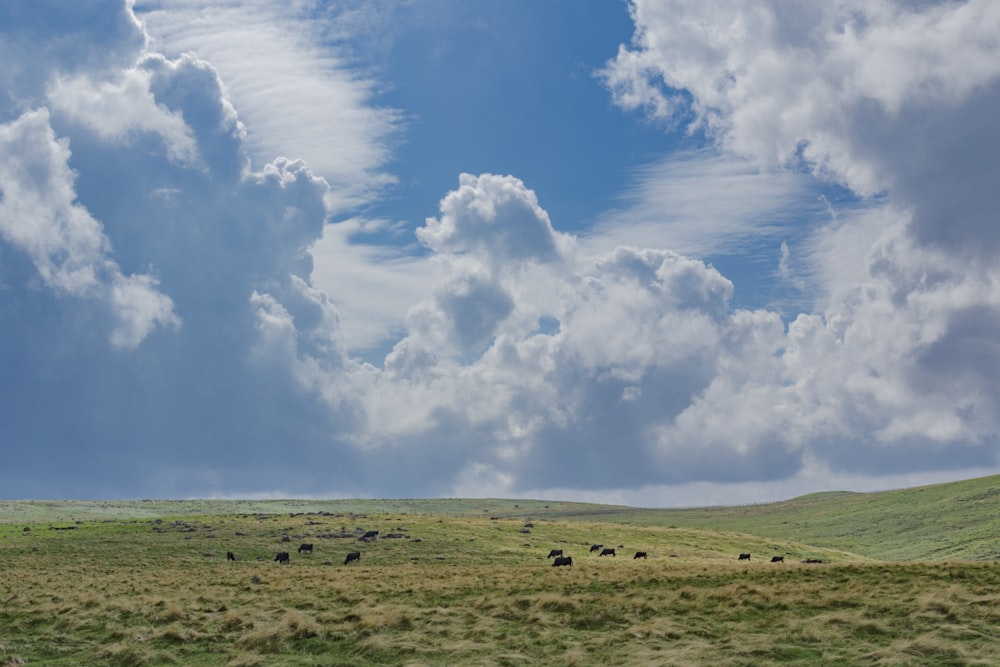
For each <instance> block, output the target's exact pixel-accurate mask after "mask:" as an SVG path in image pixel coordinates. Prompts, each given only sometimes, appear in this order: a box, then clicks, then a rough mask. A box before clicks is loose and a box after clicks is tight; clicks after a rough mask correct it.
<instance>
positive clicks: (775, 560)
mask: <svg viewBox="0 0 1000 667" xmlns="http://www.w3.org/2000/svg"><path fill="white" fill-rule="evenodd" d="M771 562H772V563H784V562H785V557H784V556H771Z"/></svg>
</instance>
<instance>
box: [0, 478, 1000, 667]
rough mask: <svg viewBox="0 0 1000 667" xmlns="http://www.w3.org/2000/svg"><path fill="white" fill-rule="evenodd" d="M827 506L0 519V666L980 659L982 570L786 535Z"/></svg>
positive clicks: (484, 504) (96, 509)
mask: <svg viewBox="0 0 1000 667" xmlns="http://www.w3.org/2000/svg"><path fill="white" fill-rule="evenodd" d="M997 481H998V480H996V479H995V478H994V479H993V480H992V483H993V484H996V483H997ZM978 483H979V484H980V485H981V486H980V487H979V488H980V491H981V492H982V491H984V490H986V489H987V486H988V485H986V484H984V483H982V482H978ZM969 492H970V491H969V487H965V488H964V490H962V489H959V488H958V487H956V488H955V489H952V490H951V492H950V495H949V492H946V491H945V490H943V489H936V488H935V489H933V490H931V489H930V487H928V490H927V491H923V492H920V491H915V490H907V491H906V492H905V493H903V492H898V493H902V495H901V496H899V497H900V498H901V501H900V503H899V504H897V505H895V506H891V505H892V504H891V503H889V505H890V506H889V507H888V508H884V509H887V511H890V510H891V511H892V512H894V514H893V515H894V516H903V515H906V510H907V506H906V503H910V508H911V509H912V503H913V502H914V501H913V500H912V495H913V494H928V493H930V494H931V495H932V496H934V497H937V498H954V497H958V496H961V497H966V498H967V497H968V494H969ZM894 493H897V492H894ZM935 494H936V495H935ZM956 494H957V495H956ZM859 495H860V494H859ZM842 497H852V496H840V495H832V496H828V497H816V498H805V499H796V500H795V501H790V503H791V505H790V506H789V507H790V508H791V513H790V514H787V515H786V517H788V518H786V519H781V518H780V516H781V515H780V513H778V512H777V510H774V511H769V512H762V513H761V514H760V516H761V517H763V518H760V517H756V518H755V517H754V516H752V514H753V512H759V511H761V510H764V509H766V507H765V506H761V507H756V506H755V507H753V508H729V509H728V510H726V509H724V508H720V509H718V510H711V511H701V512H703V515H702V516H703V517H707V518H706V520H705V521H704V524H703V525H702V522H701V520H700V519H698V518H697V517H698V516H699V515H697V514H696V513H695V511H683V512H691V514H690V515H689V517H690V521H688V523H689V524H690V525H680V524H681V523H682V522H680V521H673V523H667V522H666V521H667V519H668V518H669V517H670V516H676V514H674V513H676V512H679V511H678V510H670V511H667V510H636V509H633V508H620V507H606V506H593V505H583V504H578V503H554V502H543V501H523V500H518V501H513V500H511V501H507V500H434V501H376V500H368V501H364V500H362V501H131V502H121V503H98V502H93V503H83V502H59V503H37V502H35V503H31V502H19V503H13V502H9V501H8V502H2V503H0V666H4V667H10V666H14V665H123V666H132V665H135V666H138V665H232V666H234V667H235V666H245V667H250V666H252V665H260V666H265V665H266V666H270V665H535V664H544V665H555V666H560V665H565V666H568V665H777V664H788V665H832V664H840V665H844V664H847V665H855V664H872V665H976V664H979V665H994V664H1000V658H998V657H997V650H996V647H997V646H998V645H1000V641H998V640H1000V636H998V632H997V630H996V628H997V627H998V624H1000V569H998V568H1000V565H997V564H996V563H994V562H993V561H990V560H985V559H978V560H976V559H948V560H942V559H937V560H908V561H903V560H902V559H899V558H897V559H896V560H895V561H887V560H885V559H881V558H875V557H873V556H872V555H871V554H870V553H859V552H858V551H852V550H851V549H847V548H844V547H843V546H842V544H841V543H840V542H838V541H837V539H836V535H834V534H825V535H821V536H820V537H821V538H822V539H811V540H810V541H805V540H801V539H797V538H798V537H800V536H801V535H803V534H805V531H803V529H802V528H801V527H799V526H798V525H797V524H801V523H803V522H804V521H805V519H803V518H802V516H803V515H801V514H800V515H798V516H796V515H795V511H799V512H801V511H803V510H802V507H804V506H805V507H808V506H810V505H815V504H822V503H823V502H837V501H838V499H840V498H842ZM985 497H986V498H990V497H993V496H989V495H987V496H985ZM888 498H890V499H891V496H889V497H888ZM879 502H880V503H887V502H888V500H886V498H880V499H879ZM956 502H957V501H956ZM965 502H974V501H971V500H966V501H965ZM962 507H965V506H964V505H963V506H962ZM796 508H797V509H796ZM979 508H980V510H981V511H983V512H988V511H993V512H994V513H995V509H996V507H995V506H994V507H993V508H992V509H990V508H989V507H988V500H987V501H984V503H983V504H980V506H979ZM746 510H750V511H751V517H750V518H749V519H748V520H747V521H746V522H745V523H740V522H735V521H734V518H733V517H734V516H736V514H735V513H737V512H740V511H746ZM917 510H919V508H917ZM725 511H729V512H731V513H733V514H730V515H728V516H727V515H725V514H724V512H725ZM812 511H816V510H812ZM962 511H965V510H962ZM872 512H873V510H872ZM657 513H659V514H657ZM828 516H831V517H832V516H834V513H833V512H832V511H831V512H830V513H829V514H828ZM865 516H866V513H865V512H857V513H855V514H854V517H855V520H856V521H857V526H856V531H855V532H853V533H848V534H847V535H846V537H845V540H844V542H843V543H844V544H846V545H848V546H852V545H853V544H855V543H858V542H859V540H858V539H857V538H854V537H852V535H857V534H864V532H865V530H867V528H866V526H865V521H866V519H865ZM656 517H660V519H659V520H657V518H656ZM868 518H869V519H871V518H872V517H871V516H869V517H868ZM911 518H912V517H911ZM974 518H975V517H974V515H973V514H968V515H967V516H966V518H965V519H964V521H965V522H967V523H970V524H971V523H973V519H974ZM713 521H715V522H716V525H712V523H713ZM755 521H759V523H755ZM927 521H930V519H927ZM942 521H943V520H942ZM729 522H732V523H729ZM785 522H787V523H785ZM828 523H829V525H834V526H839V524H837V523H836V522H833V521H832V520H830V521H829V522H828ZM988 524H989V520H988V518H986V517H983V518H982V521H981V523H980V524H979V525H980V528H978V529H977V530H984V529H983V528H982V526H986V525H988ZM911 525H913V524H911ZM946 525H947V524H946V523H941V522H940V521H939V522H938V526H939V529H941V531H942V532H941V533H939V534H933V535H932V534H930V533H928V535H927V536H926V537H924V536H922V533H921V531H920V530H916V531H915V535H916V537H915V542H917V543H918V546H917V547H915V548H917V549H919V550H921V552H922V553H926V552H928V551H932V550H933V548H934V547H933V546H932V545H939V546H940V545H944V544H946V543H947V541H948V535H949V532H948V531H947V530H945V529H944V528H942V526H946ZM963 525H965V524H964V523H963ZM761 526H763V528H761ZM781 526H785V527H787V528H786V530H787V532H786V533H784V534H783V533H782V532H781V529H780V527H781ZM373 530H378V531H379V535H378V538H377V539H374V540H371V541H362V540H361V539H360V538H362V537H363V536H364V534H365V533H366V532H368V531H373ZM812 530H813V531H816V530H818V529H817V528H813V529H812ZM837 530H839V528H837ZM954 530H958V532H959V534H961V530H959V529H954ZM757 531H760V532H759V533H758V532H757ZM952 534H954V532H953V533H952ZM807 536H808V535H807ZM984 539H986V538H984ZM302 543H311V544H313V545H314V547H313V552H312V553H301V554H300V553H299V552H298V547H299V545H300V544H302ZM596 543H601V544H603V545H604V546H606V547H614V548H616V551H617V553H616V555H615V556H614V557H611V556H605V557H600V556H598V555H597V554H596V553H591V552H590V546H591V545H592V544H596ZM820 543H822V544H820ZM978 548H979V547H977V549H978ZM550 549H562V550H563V551H564V553H565V554H566V555H569V556H572V558H573V565H572V566H571V567H552V560H551V559H548V558H546V556H547V555H548V552H549V550H550ZM230 551H231V552H233V554H234V555H235V557H236V559H237V560H235V561H228V560H227V559H226V554H227V552H230ZM279 551H288V552H289V553H290V563H288V564H287V565H282V564H279V563H277V562H275V561H274V557H275V555H276V554H277V553H278V552H279ZM350 551H359V552H361V559H360V560H359V561H358V562H356V563H351V564H350V565H345V564H344V560H345V557H346V554H347V553H348V552H350ZM636 551H645V552H646V553H647V554H648V557H647V558H646V559H634V558H633V555H634V554H635V552H636ZM862 551H863V550H862ZM747 552H748V553H750V554H751V559H750V561H749V562H747V561H739V560H737V555H738V554H740V553H747ZM774 555H781V556H784V562H783V563H771V562H770V559H771V556H774ZM805 560H814V561H816V560H819V561H822V562H821V563H804V562H802V561H805Z"/></svg>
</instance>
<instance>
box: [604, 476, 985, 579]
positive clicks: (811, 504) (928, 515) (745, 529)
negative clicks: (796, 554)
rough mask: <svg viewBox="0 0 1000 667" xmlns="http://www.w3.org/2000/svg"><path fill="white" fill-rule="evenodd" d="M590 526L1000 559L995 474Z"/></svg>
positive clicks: (917, 556)
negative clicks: (654, 528)
mask: <svg viewBox="0 0 1000 667" xmlns="http://www.w3.org/2000/svg"><path fill="white" fill-rule="evenodd" d="M587 519H588V520H590V521H614V522H625V523H631V524H634V525H637V526H650V525H657V526H676V527H697V528H700V529H704V530H715V531H733V532H739V533H748V534H752V535H757V536H761V537H771V538H774V539H780V540H791V541H796V542H802V543H806V544H812V545H815V546H820V547H828V548H833V549H840V550H843V551H850V552H853V553H856V554H859V555H862V556H865V557H867V558H873V559H879V560H890V561H913V560H994V559H997V558H1000V476H998V475H994V476H990V477H980V478H977V479H970V480H964V481H959V482H950V483H947V484H935V485H931V486H921V487H914V488H909V489H900V490H894V491H883V492H878V493H846V492H837V493H816V494H810V495H806V496H801V497H799V498H793V499H791V500H786V501H783V502H778V503H768V504H761V505H745V506H734V507H712V508H700V509H668V510H637V509H636V510H621V509H618V508H614V509H610V510H606V511H601V510H595V512H594V513H593V514H590V515H588V516H587Z"/></svg>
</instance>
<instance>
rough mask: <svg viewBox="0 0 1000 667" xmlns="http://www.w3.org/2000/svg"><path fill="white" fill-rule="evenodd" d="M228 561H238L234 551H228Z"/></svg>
mask: <svg viewBox="0 0 1000 667" xmlns="http://www.w3.org/2000/svg"><path fill="white" fill-rule="evenodd" d="M226 560H236V554H234V553H233V552H232V551H227V552H226Z"/></svg>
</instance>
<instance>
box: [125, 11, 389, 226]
mask: <svg viewBox="0 0 1000 667" xmlns="http://www.w3.org/2000/svg"><path fill="white" fill-rule="evenodd" d="M135 11H136V13H137V14H138V16H139V17H140V19H141V20H142V22H143V24H144V25H145V27H146V30H147V31H148V32H149V34H150V35H151V39H150V43H151V48H153V49H155V50H157V51H160V52H162V53H164V54H166V55H167V56H169V57H178V56H180V55H181V54H184V53H192V54H196V55H197V57H198V58H200V59H203V60H206V61H208V62H211V63H212V66H213V67H214V68H215V69H216V70H218V71H219V73H220V74H221V76H222V79H223V80H224V81H225V86H226V96H227V97H228V98H229V99H231V100H232V101H233V102H234V104H235V105H236V107H237V108H238V109H239V111H240V117H241V119H242V121H243V123H244V124H245V125H246V127H247V136H246V146H247V150H248V151H249V153H250V154H251V156H252V157H253V158H254V161H255V163H256V164H258V165H260V164H264V163H267V162H271V161H272V160H274V159H275V158H278V157H288V158H294V159H301V160H304V161H305V162H307V163H308V164H309V165H310V167H311V169H312V170H313V171H314V172H315V173H316V174H318V175H321V176H323V177H324V178H326V179H327V181H329V182H330V184H331V185H332V186H333V187H332V188H331V190H330V192H329V193H328V198H329V199H330V201H329V204H330V206H331V209H332V210H333V211H334V212H336V213H341V214H343V213H345V212H347V211H350V210H351V209H352V208H354V207H356V206H358V205H359V204H364V203H366V202H367V201H369V200H370V198H371V197H372V196H373V194H374V193H376V192H378V191H379V190H380V189H381V188H383V187H385V186H386V185H388V184H390V183H392V182H393V179H392V177H391V176H390V175H388V174H387V173H386V172H385V171H384V167H385V165H386V163H387V162H388V160H389V158H390V156H391V154H390V148H389V144H390V142H392V141H393V140H394V137H395V135H396V133H397V132H398V130H399V125H400V122H401V119H400V117H399V114H398V113H397V112H396V111H394V110H392V109H386V108H379V107H377V106H375V105H374V104H373V102H372V98H373V97H374V95H375V93H376V92H377V85H376V82H375V81H374V80H373V79H371V78H368V77H366V76H365V75H363V74H361V73H359V72H358V70H357V69H356V68H354V67H352V66H351V65H352V64H351V62H350V54H348V53H346V52H344V51H343V49H341V48H340V47H339V45H338V41H337V40H336V37H337V32H338V29H337V27H336V24H337V17H336V16H332V17H331V16H330V15H329V14H326V13H324V14H323V15H322V20H317V19H318V17H317V12H320V8H319V6H318V4H317V3H315V2H299V3H296V4H294V5H291V6H289V5H287V4H280V5H276V4H274V3H272V2H267V1H266V0H256V1H247V2H227V3H217V2H206V1H201V0H197V1H195V0H187V1H184V2H180V3H164V2H160V1H159V0H140V1H139V2H137V3H136V5H135ZM346 13H347V14H348V16H346V17H345V20H349V21H353V20H356V17H355V16H354V14H353V13H351V12H346ZM331 37H332V38H333V39H331Z"/></svg>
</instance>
